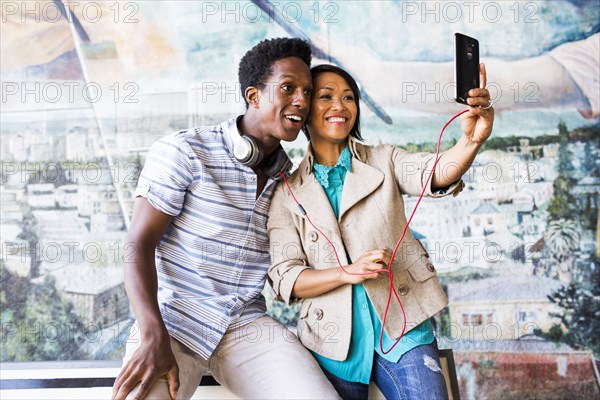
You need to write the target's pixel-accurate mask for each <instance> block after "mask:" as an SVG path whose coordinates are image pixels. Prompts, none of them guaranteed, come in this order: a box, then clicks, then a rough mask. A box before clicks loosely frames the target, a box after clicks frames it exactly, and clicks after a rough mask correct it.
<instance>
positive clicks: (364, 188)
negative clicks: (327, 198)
mask: <svg viewBox="0 0 600 400" xmlns="http://www.w3.org/2000/svg"><path fill="white" fill-rule="evenodd" d="M383 179H384V175H383V172H381V171H379V170H378V169H376V168H373V167H370V166H369V165H367V164H365V163H363V162H362V161H360V160H359V159H357V158H353V159H352V171H351V172H348V173H346V180H345V181H344V190H343V191H342V204H341V205H340V220H341V219H342V217H343V216H344V214H345V213H346V212H347V211H348V210H350V209H351V208H352V207H353V206H354V205H355V204H356V203H358V202H359V201H361V200H362V199H364V198H365V197H367V196H368V195H369V194H371V193H372V192H373V191H374V190H375V189H377V188H378V187H379V186H380V185H381V183H382V182H383Z"/></svg>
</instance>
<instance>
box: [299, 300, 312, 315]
mask: <svg viewBox="0 0 600 400" xmlns="http://www.w3.org/2000/svg"><path fill="white" fill-rule="evenodd" d="M311 305H312V302H311V301H307V300H304V301H303V302H302V305H301V306H300V314H299V315H298V316H299V317H300V319H306V317H308V313H309V312H310V306H311Z"/></svg>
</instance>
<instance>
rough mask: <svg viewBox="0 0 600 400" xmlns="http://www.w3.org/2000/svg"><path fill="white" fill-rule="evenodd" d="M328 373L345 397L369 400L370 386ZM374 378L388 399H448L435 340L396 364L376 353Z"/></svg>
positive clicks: (415, 349) (404, 356)
mask: <svg viewBox="0 0 600 400" xmlns="http://www.w3.org/2000/svg"><path fill="white" fill-rule="evenodd" d="M325 375H327V378H328V379H329V381H330V382H331V383H332V384H333V386H334V387H335V389H336V390H337V391H338V393H339V395H340V396H341V397H342V398H343V399H344V400H350V399H352V400H354V399H356V400H367V398H368V394H369V385H365V384H364V383H360V382H349V381H346V380H343V379H341V378H338V377H337V376H335V375H332V374H330V373H329V372H327V371H325ZM371 381H373V382H375V384H376V385H377V387H378V388H379V390H381V392H382V393H383V395H384V396H385V398H386V399H387V400H392V399H398V400H414V399H423V400H438V399H447V398H448V393H447V392H446V381H445V380H444V376H443V375H442V369H441V367H440V360H439V358H438V349H437V343H436V342H435V341H434V342H433V343H431V344H426V345H422V346H417V347H415V348H414V349H412V350H410V351H409V352H408V353H406V354H404V355H403V356H402V358H400V361H398V362H397V363H393V362H390V361H388V360H386V359H385V358H383V357H381V356H380V355H379V354H378V353H377V352H375V357H374V361H373V371H372V372H371Z"/></svg>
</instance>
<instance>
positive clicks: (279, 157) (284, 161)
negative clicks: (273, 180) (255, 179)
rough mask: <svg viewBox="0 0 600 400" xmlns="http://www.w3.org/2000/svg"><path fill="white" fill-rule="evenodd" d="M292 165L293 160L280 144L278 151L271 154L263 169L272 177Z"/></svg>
mask: <svg viewBox="0 0 600 400" xmlns="http://www.w3.org/2000/svg"><path fill="white" fill-rule="evenodd" d="M291 166H292V161H291V160H290V159H289V157H288V156H287V154H286V153H285V150H283V147H281V146H279V148H278V149H277V151H275V153H273V155H271V158H270V159H269V162H268V163H267V165H265V168H264V169H263V171H264V173H265V175H267V176H270V177H275V176H277V175H278V174H279V173H280V172H285V171H286V170H287V169H288V168H290V167H291Z"/></svg>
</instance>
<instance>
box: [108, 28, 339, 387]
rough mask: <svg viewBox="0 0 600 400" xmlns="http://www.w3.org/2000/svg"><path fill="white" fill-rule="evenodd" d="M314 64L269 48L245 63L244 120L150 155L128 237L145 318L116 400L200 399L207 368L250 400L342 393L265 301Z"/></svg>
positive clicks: (282, 48)
mask: <svg viewBox="0 0 600 400" xmlns="http://www.w3.org/2000/svg"><path fill="white" fill-rule="evenodd" d="M310 59H311V51H310V47H309V46H308V45H307V44H306V43H305V42H303V41H301V40H298V39H289V38H279V39H271V40H265V41H262V42H261V43H259V44H258V45H256V46H255V47H254V48H252V49H251V50H250V51H249V52H248V53H246V55H245V56H244V57H243V58H242V60H241V61H240V65H239V80H240V84H241V91H242V95H243V96H244V99H245V102H246V107H247V109H246V112H245V114H244V115H243V116H239V117H238V118H235V119H231V120H228V121H225V122H223V123H221V124H219V125H217V126H212V127H200V128H194V129H189V130H185V131H181V132H178V133H176V134H173V135H170V136H166V137H165V138H163V139H161V140H159V141H158V142H157V143H155V144H154V145H153V146H152V148H151V149H150V151H149V153H148V156H147V159H146V164H145V166H144V170H143V171H142V173H141V176H140V180H139V183H138V188H137V191H136V196H138V197H137V198H136V202H135V205H134V210H133V218H132V222H131V227H130V229H129V231H128V233H127V238H126V246H128V247H129V250H130V251H131V254H130V255H131V257H130V258H131V263H130V264H128V265H127V267H126V269H125V285H126V289H127V294H128V296H129V299H130V302H131V304H132V307H133V310H134V313H135V316H136V320H137V321H136V325H134V327H133V329H134V330H133V331H132V338H131V340H130V341H129V342H128V344H127V349H126V355H125V358H124V365H123V368H122V370H121V372H120V374H119V376H118V377H117V379H116V381H115V384H114V387H113V398H115V399H122V398H125V397H126V396H127V395H128V394H129V393H130V392H131V393H132V394H135V398H140V399H141V398H160V399H165V398H169V397H171V398H176V396H177V398H190V397H191V396H192V395H193V393H194V392H195V390H196V389H197V387H198V384H199V382H200V379H201V378H202V375H204V374H205V373H207V372H208V371H209V370H210V372H211V373H212V375H213V376H214V377H215V379H216V380H217V381H219V382H220V383H221V384H222V385H223V386H225V387H226V388H228V389H229V390H231V391H232V392H233V393H235V394H236V395H238V396H240V397H242V398H278V399H279V398H311V399H312V398H337V397H338V396H337V393H336V392H335V390H334V389H333V387H332V386H331V385H330V384H329V382H328V381H327V379H326V378H325V376H324V375H323V374H322V372H321V370H320V369H319V367H318V365H317V364H316V362H315V361H314V359H313V357H312V356H311V355H310V354H309V353H308V352H307V351H306V350H305V349H304V348H303V346H302V345H301V344H300V343H299V342H298V341H297V339H296V338H295V336H293V335H292V334H291V333H289V331H287V330H286V329H285V328H284V327H282V326H281V325H280V324H278V323H277V322H276V321H275V320H273V319H272V318H270V317H268V316H265V302H264V298H263V297H262V295H261V291H262V289H263V286H264V283H265V277H266V272H267V269H268V267H269V264H270V259H269V247H268V246H269V245H268V237H267V233H266V219H267V210H268V208H269V202H270V198H271V194H272V193H273V189H274V186H275V185H276V182H277V181H278V180H279V176H278V172H279V171H283V172H287V169H288V168H289V165H290V163H289V159H288V158H287V156H286V155H285V152H283V149H282V148H281V146H280V141H281V140H286V141H292V140H294V139H296V137H297V135H298V132H299V130H300V127H301V126H302V124H303V123H304V121H305V120H306V117H307V114H308V111H309V104H310V95H311V91H312V81H311V76H310V70H309V67H310ZM126 250H128V249H127V248H126ZM136 386H137V387H138V388H137V389H134V388H135V387H136Z"/></svg>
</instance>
